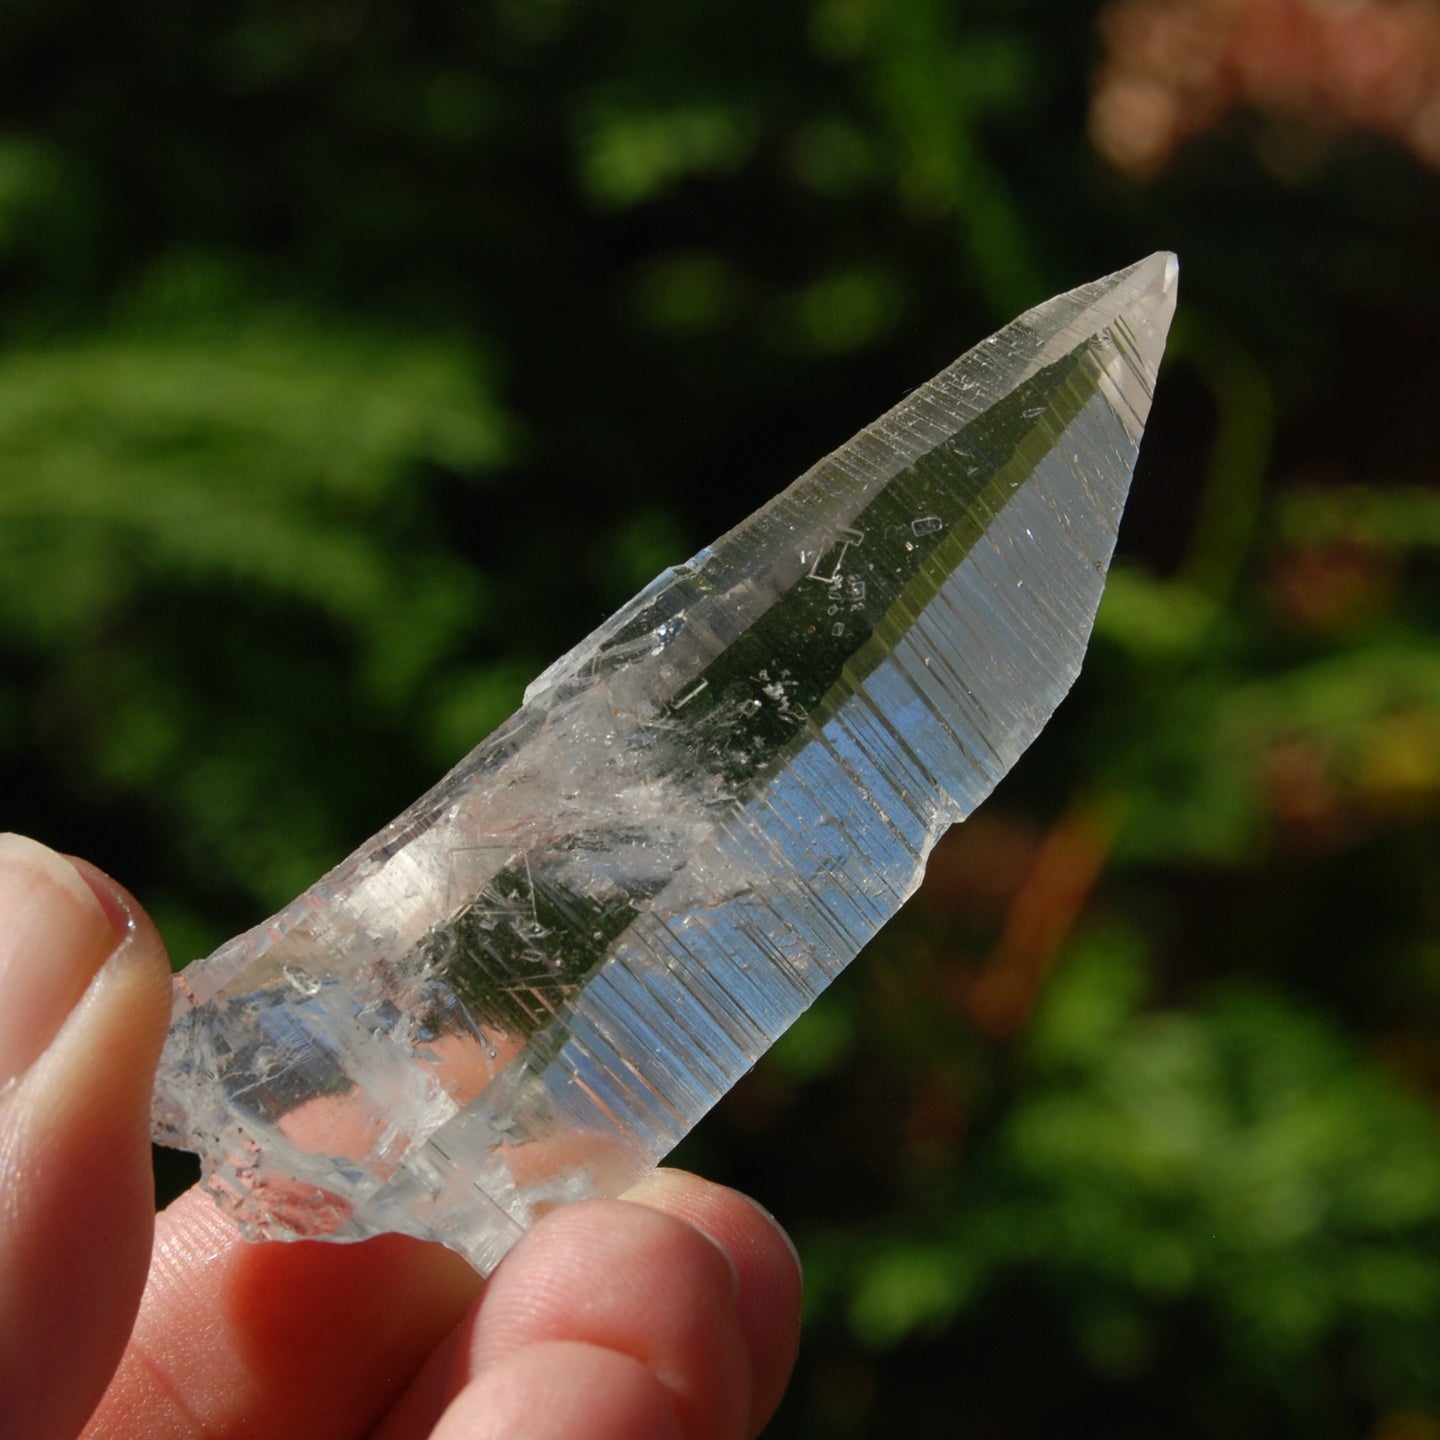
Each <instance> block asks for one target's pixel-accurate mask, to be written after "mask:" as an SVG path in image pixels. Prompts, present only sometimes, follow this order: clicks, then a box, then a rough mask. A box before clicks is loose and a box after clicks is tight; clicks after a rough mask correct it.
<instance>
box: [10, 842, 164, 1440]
mask: <svg viewBox="0 0 1440 1440" xmlns="http://www.w3.org/2000/svg"><path fill="white" fill-rule="evenodd" d="M168 977H169V967H168V966H167V964H166V962H165V953H164V949H163V947H162V946H161V943H160V939H159V936H158V935H157V934H156V933H155V929H154V927H153V926H152V925H151V924H150V922H149V921H148V920H147V919H145V918H144V916H143V915H142V913H141V912H140V910H139V908H138V907H137V906H136V905H135V902H134V901H133V900H132V899H131V898H130V897H129V896H128V895H127V894H126V893H125V892H124V891H123V890H121V889H120V887H119V886H117V885H116V884H115V883H114V882H113V881H111V880H108V879H107V878H106V877H105V876H103V875H101V874H100V872H99V871H98V870H95V869H94V868H93V867H91V866H88V865H85V864H84V863H83V862H77V863H75V864H72V863H71V862H69V861H67V860H65V859H64V858H62V857H61V856H59V855H57V854H56V853H55V852H54V851H53V850H47V849H46V848H45V847H44V846H43V845H39V844H37V843H36V842H35V841H33V840H26V839H24V838H22V837H21V836H18V835H0V1435H5V1436H7V1437H9V1436H14V1437H16V1440H68V1437H70V1436H72V1435H74V1434H75V1433H76V1432H77V1431H78V1430H79V1429H80V1427H81V1426H82V1425H83V1424H84V1423H85V1420H86V1419H87V1418H88V1416H89V1414H90V1412H91V1410H92V1409H93V1408H94V1407H95V1404H96V1403H97V1401H98V1400H99V1398H100V1396H101V1394H102V1393H103V1391H104V1388H105V1385H106V1383H107V1382H108V1380H109V1378H110V1375H111V1373H112V1371H113V1370H114V1367H115V1365H116V1363H117V1361H118V1360H119V1358H120V1354H121V1352H122V1350H123V1349H124V1346H125V1340H126V1338H127V1337H128V1335H129V1333H130V1328H131V1325H132V1324H133V1323H134V1318H135V1311H136V1308H137V1306H138V1305H139V1302H140V1293H141V1290H142V1288H143V1286H144V1283H145V1273H146V1269H147V1267H148V1264H149V1258H150V1241H151V1235H152V1231H153V1225H154V1191H153V1185H152V1182H151V1178H150V1147H149V1143H148V1132H149V1119H148V1116H149V1104H150V1090H151V1087H152V1085H153V1083H154V1073H155V1064H156V1059H157V1056H158V1054H159V1049H160V1043H161V1040H162V1038H163V1036H164V1032H165V1024H166V1021H167V1018H168V1016H169V1010H170V1002H169V980H168Z"/></svg>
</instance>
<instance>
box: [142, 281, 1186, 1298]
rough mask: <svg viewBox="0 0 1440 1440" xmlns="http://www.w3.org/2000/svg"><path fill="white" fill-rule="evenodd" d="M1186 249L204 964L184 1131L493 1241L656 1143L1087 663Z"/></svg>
mask: <svg viewBox="0 0 1440 1440" xmlns="http://www.w3.org/2000/svg"><path fill="white" fill-rule="evenodd" d="M1175 287H1176V265H1175V260H1174V257H1173V256H1169V255H1164V254H1160V255H1153V256H1151V257H1150V258H1149V259H1147V260H1143V261H1141V262H1140V263H1139V264H1138V265H1134V266H1132V267H1131V268H1130V269H1128V270H1122V271H1120V272H1118V273H1117V274H1114V275H1111V276H1109V277H1107V278H1106V279H1103V280H1099V281H1096V282H1094V283H1093V284H1090V285H1086V286H1083V287H1081V288H1080V289H1078V290H1074V291H1071V292H1070V293H1069V294H1066V295H1062V296H1059V297H1057V298H1056V299H1054V300H1051V301H1048V302H1047V303H1046V304H1043V305H1041V306H1039V307H1037V308H1036V309H1034V310H1031V311H1029V312H1028V313H1026V314H1025V315H1023V316H1022V317H1021V318H1020V319H1018V320H1016V321H1015V322H1014V323H1013V324H1011V325H1009V326H1007V327H1006V328H1005V329H1004V330H1002V331H1001V332H1000V333H999V334H997V335H995V336H992V337H991V338H990V339H989V340H987V341H985V342H984V343H983V344H981V345H979V346H977V347H976V348H975V349H974V350H972V351H970V352H969V353H968V354H966V355H965V356H963V357H962V358H961V359H960V360H958V361H956V362H955V364H953V365H952V366H950V368H949V369H947V370H945V371H944V372H942V373H941V374H940V375H938V376H937V377H936V378H935V379H934V380H932V381H930V382H929V383H928V384H926V385H923V386H921V387H920V388H919V389H918V390H916V391H914V392H913V393H912V394H911V395H910V396H908V398H906V399H905V400H904V401H903V402H902V403H901V404H900V405H898V406H897V407H896V408H895V409H893V410H892V411H890V412H889V413H888V414H886V415H884V416H882V417H881V418H880V419H879V420H877V421H875V423H874V424H872V425H870V426H868V427H867V428H866V429H864V430H862V431H861V432H860V434H859V435H857V436H856V437H855V438H854V439H853V440H851V441H850V442H849V444H847V445H845V446H843V447H842V448H841V449H840V450H838V451H836V452H835V453H834V454H833V455H830V456H828V457H827V458H826V459H824V460H822V461H820V462H819V464H817V465H816V466H815V467H814V468H813V469H812V470H810V471H809V472H808V473H807V474H805V475H804V476H802V477H801V478H800V479H799V480H797V481H796V482H795V483H794V484H793V485H792V486H791V487H790V488H789V489H788V490H786V491H785V492H784V493H783V494H781V495H780V496H778V497H777V498H776V499H774V500H772V501H771V502H770V503H769V504H768V505H766V506H765V507H764V508H762V509H761V510H759V511H758V512H757V513H756V514H754V515H753V516H751V517H750V519H748V520H747V521H745V522H744V523H743V524H742V525H740V526H739V527H738V528H737V529H735V530H732V531H731V532H730V533H729V534H727V535H726V536H724V537H723V538H722V539H720V540H719V541H717V542H716V543H715V544H714V545H713V546H711V547H710V548H709V549H707V550H703V551H701V552H700V554H698V555H697V556H695V558H694V559H693V560H690V561H689V562H688V563H686V564H684V565H680V566H678V567H676V568H674V569H672V570H667V571H666V572H665V573H664V574H663V575H661V576H660V577H659V578H658V579H657V580H655V581H654V583H653V584H651V585H650V586H649V587H647V588H646V589H645V590H644V591H643V592H641V594H639V595H637V596H636V597H635V599H634V600H632V601H631V602H630V603H629V604H628V605H627V606H625V607H624V609H622V610H621V611H620V612H619V613H618V614H617V615H615V616H614V617H613V618H612V619H610V620H609V621H608V622H607V623H606V624H604V625H603V626H601V628H600V629H599V630H597V631H596V632H595V633H594V634H593V635H591V636H590V637H589V638H588V639H587V640H585V641H584V642H583V643H581V644H580V645H578V646H577V647H576V648H575V649H574V650H572V651H571V652H570V653H569V654H567V655H565V656H563V657H562V658H561V659H560V660H558V661H557V662H556V663H555V664H554V665H552V666H551V667H550V668H549V669H548V670H547V671H546V672H545V673H544V674H543V675H541V676H540V677H539V679H537V680H536V681H535V682H534V683H533V684H532V685H531V686H530V688H529V689H528V690H527V691H526V694H525V699H524V703H523V705H522V707H521V709H520V710H519V711H518V712H517V713H516V714H515V715H514V716H512V717H511V719H510V720H509V721H508V722H507V723H506V724H504V725H503V726H501V728H500V729H499V730H498V731H496V732H495V734H493V735H492V736H490V738H489V739H487V740H485V741H484V742H483V743H482V744H481V745H480V746H479V747H478V748H477V749H476V750H475V751H473V752H472V753H471V754H470V755H469V756H467V757H466V759H465V760H463V761H462V762H461V763H460V765H459V766H457V767H456V769H454V770H453V771H452V772H451V773H450V774H449V775H448V776H446V777H445V779H443V780H442V781H441V782H440V783H439V784H438V785H437V786H436V787H435V788H434V789H433V790H431V791H430V792H429V793H428V794H427V795H425V796H423V797H422V798H421V799H420V800H419V801H417V802H416V804H414V805H413V806H411V808H410V809H409V810H407V811H406V812H405V813H404V814H403V815H401V816H400V818H399V819H397V820H396V821H395V822H394V823H393V824H391V825H390V826H388V827H387V828H386V829H385V830H384V831H382V832H381V833H380V834H379V835H377V836H375V837H374V838H373V839H372V840H370V841H369V842H368V843H367V844H365V845H364V846H362V847H361V848H360V849H359V850H357V851H356V852H355V854H354V855H352V856H351V857H350V858H349V859H348V860H346V861H345V862H344V863H343V864H341V865H340V866H338V867H337V868H336V869H335V870H333V871H331V872H330V873H329V874H328V875H326V876H325V877H324V878H323V879H321V880H320V881H318V882H317V883H316V884H315V885H314V886H313V887H312V888H311V889H309V890H307V891H306V892H305V893H304V894H303V895H301V896H300V897H299V898H298V899H296V900H295V901H294V902H293V903H291V904H290V905H288V906H287V907H286V908H285V909H284V910H282V911H281V912H280V913H279V914H278V915H275V916H274V917H272V918H271V919H270V920H267V921H266V922H265V923H264V924H262V925H259V926H257V927H256V928H255V929H253V930H251V931H248V932H247V933H246V934H244V935H241V936H239V937H237V938H236V939H234V940H232V941H230V942H229V943H228V944H227V945H224V946H222V947H221V948H220V949H219V950H217V951H216V952H215V953H214V954H213V955H211V956H210V957H209V958H208V959H205V960H200V961H197V962H196V963H195V964H193V965H191V966H190V967H189V968H188V969H187V970H186V971H185V972H184V974H183V976H181V977H180V978H179V979H178V980H177V982H176V1007H175V1017H174V1022H173V1025H172V1027H171V1031H170V1036H169V1040H168V1042H167V1046H166V1050H165V1055H164V1058H163V1061H162V1067H161V1075H160V1080H159V1085H158V1089H157V1093H156V1100H155V1133H156V1138H157V1139H158V1140H160V1141H161V1142H162V1143H165V1144H171V1145H178V1146H181V1147H183V1148H186V1149H192V1150H196V1151H198V1152H199V1154H200V1156H201V1160H202V1165H203V1169H204V1175H205V1183H206V1185H207V1186H208V1187H209V1189H210V1190H211V1191H212V1193H213V1194H214V1195H215V1196H216V1198H217V1199H218V1200H219V1201H220V1203H221V1204H222V1205H223V1206H225V1208H226V1209H227V1210H229V1211H230V1213H231V1214H232V1215H234V1217H235V1218H236V1219H237V1220H238V1222H239V1223H240V1225H241V1226H242V1228H243V1229H244V1231H245V1233H246V1234H248V1235H249V1236H251V1237H252V1238H315V1237H323V1238H328V1239H334V1240H357V1239H362V1238H364V1237H366V1236H369V1235H373V1234H376V1233H378V1232H381V1231H402V1232H404V1233H407V1234H410V1235H416V1236H420V1237H422V1238H426V1239H432V1240H439V1241H441V1242H443V1243H444V1244H446V1245H449V1246H451V1247H452V1248H454V1249H455V1250H458V1251H459V1252H460V1253H462V1254H463V1255H465V1256H467V1257H468V1258H469V1259H470V1260H471V1262H472V1263H473V1264H474V1265H475V1266H476V1267H477V1268H479V1269H480V1270H482V1271H485V1270H489V1269H490V1268H491V1267H492V1266H493V1265H494V1264H495V1263H496V1261H498V1259H499V1258H500V1257H501V1256H502V1255H503V1254H504V1253H505V1251H506V1250H507V1249H508V1248H509V1247H510V1246H511V1245H512V1244H513V1243H514V1241H515V1240H516V1239H517V1238H518V1237H519V1235H520V1234H521V1233H523V1231H524V1230H525V1228H526V1227H527V1226H528V1225H529V1224H530V1223H531V1222H532V1221H533V1220H534V1219H535V1218H536V1217H538V1216H539V1215H540V1214H542V1213H543V1212H544V1211H545V1210H547V1209H549V1208H551V1207H553V1206H554V1205H556V1204H559V1203H561V1202H564V1201H568V1200H574V1199H579V1198H582V1197H584V1196H589V1195H599V1194H616V1193H618V1192H620V1191H621V1190H624V1189H625V1188H627V1187H628V1186H629V1185H631V1184H632V1183H634V1181H636V1180H637V1179H639V1178H640V1177H641V1176H642V1175H643V1174H644V1173H645V1172H646V1171H647V1170H649V1169H650V1168H651V1167H652V1166H653V1165H654V1164H655V1163H656V1162H657V1161H658V1160H659V1159H660V1158H661V1157H662V1156H663V1155H664V1154H665V1153H666V1152H667V1151H668V1150H670V1149H671V1148H672V1147H673V1146H674V1145H675V1143H676V1142H677V1141H678V1140H679V1139H680V1138H681V1137H682V1136H683V1135H684V1134H685V1133H686V1132H687V1131H688V1130H689V1129H690V1128H691V1127H692V1126H693V1125H694V1124H695V1122H696V1121H697V1120H698V1119H699V1118H700V1117H701V1116H702V1115H703V1114H704V1113H705V1112H706V1111H707V1110H708V1109H709V1108H710V1107H711V1106H712V1105H713V1104H714V1103H715V1102H716V1100H718V1099H719V1098H720V1096H722V1095H723V1094H724V1093H725V1092H726V1091H727V1090H728V1089H729V1088H730V1086H731V1085H733V1084H734V1082H735V1081H736V1080H737V1079H738V1078H739V1077H740V1076H741V1075H742V1074H743V1073H744V1072H745V1071H746V1070H748V1069H749V1068H750V1067H751V1066H752V1065H753V1064H754V1063H755V1061H756V1060H757V1059H758V1058H759V1057H760V1055H761V1054H762V1053H763V1052H764V1051H765V1050H766V1049H767V1048H768V1047H769V1046H770V1045H771V1044H772V1043H773V1042H774V1040H775V1039H776V1038H777V1037H778V1036H779V1035H780V1034H781V1033H782V1032H783V1031H784V1030H785V1029H786V1028H787V1027H788V1026H789V1025H790V1024H791V1023H792V1022H793V1021H794V1020H795V1019H796V1018H797V1017H798V1016H799V1015H800V1014H801V1012H802V1011H803V1010H804V1009H805V1008H806V1006H807V1005H809V1004H810V1002H811V1001H812V1000H814V998H815V997H816V995H818V994H819V993H820V991H821V990H822V989H823V988H824V987H825V986H826V985H827V984H828V983H829V982H830V981H831V980H832V979H834V977H835V976H836V974H838V973H839V971H840V970H841V969H842V968H843V967H844V966H845V965H846V964H847V963H848V962H849V961H850V960H851V959H852V958H853V957H854V955H855V954H856V953H857V951H858V950H859V949H860V948H861V947H862V946H863V945H864V944H865V943H866V941H868V940H869V939H870V938H871V936H873V935H874V934H875V932H876V931H877V930H878V929H879V928H880V926H881V925H882V924H883V923H884V922H885V921H886V920H887V919H888V918H889V917H890V916H891V915H892V914H893V913H894V912H895V911H896V909H897V908H898V907H899V906H900V905H901V904H902V903H903V901H904V900H905V899H906V897H907V896H908V895H909V894H910V893H911V892H912V891H913V890H914V889H915V887H916V886H917V885H918V883H919V881H920V877H921V875H922V873H923V870H924V864H925V858H926V856H927V854H928V853H929V851H930V848H931V846H932V845H933V844H934V842H935V840H936V839H937V838H938V836H939V835H940V834H941V833H942V832H943V831H944V830H945V829H946V827H947V826H949V825H951V824H953V823H955V822H956V821H959V820H963V819H964V818H965V817H966V816H967V815H969V814H970V812H971V811H972V810H974V808H975V807H976V806H977V805H978V804H980V802H981V801H982V800H983V799H984V798H985V797H986V796H987V795H988V794H989V793H990V791H991V789H992V788H993V787H994V785H995V784H996V782H997V781H998V780H999V779H1000V778H1001V776H1003V775H1004V774H1005V773H1006V771H1007V770H1008V769H1009V768H1010V767H1011V765H1013V764H1014V762H1015V760H1016V758H1017V757H1018V756H1019V755H1020V753H1021V751H1023V750H1024V749H1025V747H1026V746H1027V745H1028V744H1029V743H1030V742H1031V741H1032V740H1033V739H1034V738H1035V736H1036V734H1038V732H1039V731H1040V729H1041V727H1042V726H1043V725H1044V724H1045V722H1046V720H1047V719H1048V718H1049V716H1050V714H1051V712H1052V711H1053V710H1054V708H1055V706H1056V705H1057V704H1058V703H1059V701H1060V699H1061V698H1062V697H1063V696H1064V694H1065V692H1066V691H1067V689H1068V688H1069V686H1070V684H1071V682H1072V681H1073V680H1074V678H1075V675H1076V673H1077V671H1078V669H1079V666H1080V661H1081V657H1082V655H1083V653H1084V649H1085V645H1086V642H1087V640H1088V637H1089V634H1090V629H1091V626H1092V623H1093V620H1094V616H1095V610H1096V606H1097V605H1098V603H1099V599H1100V593H1101V588H1102V586H1103V584H1104V577H1105V572H1106V569H1107V567H1108V565H1109V561H1110V556H1111V552H1112V550H1113V547H1114V543H1115V536H1116V529H1117V526H1118V524H1119V519H1120V512H1121V509H1122V507H1123V505H1124V502H1125V497H1126V494H1127V491H1128V489H1129V484H1130V476H1131V471H1132V469H1133V466H1134V462H1135V456H1136V451H1137V449H1138V446H1139V442H1140V436H1141V431H1142V429H1143V427H1144V424H1145V421H1146V418H1147V416H1148V414H1149V409H1150V398H1151V392H1152V389H1153V386H1154V380H1155V374H1156V369H1157V367H1158V365H1159V362H1160V356H1161V352H1162V350H1163V348H1164V342H1165V335H1166V332H1167V330H1168V328H1169V323H1170V318H1171V315H1172V313H1173V310H1174V304H1175Z"/></svg>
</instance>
